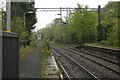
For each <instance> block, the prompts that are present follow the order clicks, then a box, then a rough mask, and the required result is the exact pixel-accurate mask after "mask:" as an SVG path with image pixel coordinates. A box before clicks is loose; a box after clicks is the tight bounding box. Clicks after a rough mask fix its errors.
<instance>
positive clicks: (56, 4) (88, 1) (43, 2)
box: [35, 0, 119, 29]
mask: <svg viewBox="0 0 120 80" xmlns="http://www.w3.org/2000/svg"><path fill="white" fill-rule="evenodd" d="M109 1H119V0H35V7H37V8H60V7H76V4H77V3H79V4H81V5H83V6H84V5H88V6H89V7H90V8H97V7H98V5H101V7H103V6H105V5H106V4H107V3H108V2H109ZM36 14H37V19H38V22H37V24H36V26H37V27H36V29H41V28H43V27H45V26H46V24H48V23H50V22H52V20H53V19H55V18H57V17H60V16H59V15H57V14H59V12H40V11H37V13H36ZM64 16H65V13H64ZM64 16H63V18H64Z"/></svg>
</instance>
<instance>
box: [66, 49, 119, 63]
mask: <svg viewBox="0 0 120 80" xmlns="http://www.w3.org/2000/svg"><path fill="white" fill-rule="evenodd" d="M65 49H67V48H65ZM70 49H71V50H74V51H78V52H82V53H85V54H88V55H91V56H94V57H97V58H99V59H103V60H105V61H108V62H110V63H113V64H116V65H120V63H119V62H118V61H116V60H112V59H108V58H106V57H103V56H100V55H97V54H94V53H90V52H88V51H85V50H80V49H75V48H70Z"/></svg>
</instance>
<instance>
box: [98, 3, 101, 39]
mask: <svg viewBox="0 0 120 80" xmlns="http://www.w3.org/2000/svg"><path fill="white" fill-rule="evenodd" d="M98 41H101V7H100V5H99V6H98Z"/></svg>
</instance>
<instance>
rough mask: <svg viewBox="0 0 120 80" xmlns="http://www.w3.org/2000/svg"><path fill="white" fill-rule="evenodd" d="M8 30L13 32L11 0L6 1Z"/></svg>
mask: <svg viewBox="0 0 120 80" xmlns="http://www.w3.org/2000/svg"><path fill="white" fill-rule="evenodd" d="M6 15H7V16H6V17H7V20H6V31H7V32H11V0H7V1H6Z"/></svg>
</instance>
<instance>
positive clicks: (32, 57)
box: [19, 50, 42, 78]
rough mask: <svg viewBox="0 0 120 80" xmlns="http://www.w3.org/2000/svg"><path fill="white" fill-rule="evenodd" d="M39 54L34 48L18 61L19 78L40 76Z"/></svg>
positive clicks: (40, 59)
mask: <svg viewBox="0 0 120 80" xmlns="http://www.w3.org/2000/svg"><path fill="white" fill-rule="evenodd" d="M41 61H42V58H41V55H40V54H39V51H38V50H34V51H32V52H31V53H29V54H28V55H26V57H25V59H23V60H22V61H20V63H19V77H20V78H40V70H41Z"/></svg>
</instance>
